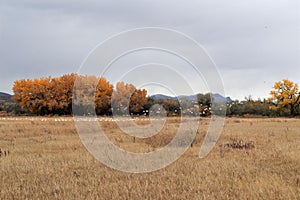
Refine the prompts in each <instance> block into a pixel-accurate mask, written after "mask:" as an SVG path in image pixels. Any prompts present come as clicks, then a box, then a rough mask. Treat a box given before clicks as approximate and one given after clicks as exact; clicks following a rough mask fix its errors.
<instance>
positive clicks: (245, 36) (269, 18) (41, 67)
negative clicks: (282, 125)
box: [0, 0, 300, 99]
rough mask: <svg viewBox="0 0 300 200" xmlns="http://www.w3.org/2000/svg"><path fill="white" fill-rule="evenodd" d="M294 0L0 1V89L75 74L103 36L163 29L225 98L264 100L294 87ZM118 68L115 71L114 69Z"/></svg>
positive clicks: (297, 18) (297, 47)
mask: <svg viewBox="0 0 300 200" xmlns="http://www.w3.org/2000/svg"><path fill="white" fill-rule="evenodd" d="M298 2H299V1H298V0H264V1H262V0H245V1H238V0H227V1H224V0H218V1H216V0H204V1H202V0H191V1H182V0H166V1H158V0H122V1H114V0H103V1H101V0H100V1H98V0H97V1H96V0H87V1H79V0H72V1H71V0H64V1H58V0H44V1H41V0H9V1H4V0H0V67H1V73H0V80H1V83H0V91H3V92H8V93H12V90H11V88H12V86H13V81H14V80H16V79H24V78H25V79H27V78H34V77H43V76H49V75H50V76H53V77H55V76H60V75H62V74H66V73H71V72H77V71H78V69H79V66H80V65H81V63H82V62H83V60H84V59H85V58H86V57H87V55H88V54H89V52H90V51H91V50H92V49H93V48H95V46H97V45H98V44H99V43H100V42H102V41H103V40H105V39H107V38H108V37H110V36H112V35H114V34H117V33H119V32H121V31H125V30H128V29H133V28H141V27H163V28H168V29H174V30H176V31H179V32H182V33H184V34H186V35H188V36H190V37H191V38H193V39H194V40H196V41H197V42H198V43H200V44H201V45H202V46H203V47H204V48H205V49H206V51H207V52H208V54H209V55H210V56H211V58H212V59H213V61H214V62H215V64H216V65H217V67H218V70H219V72H220V74H221V77H222V79H223V83H224V87H225V92H226V95H227V96H231V97H232V98H233V99H243V98H244V97H245V96H248V95H252V96H253V97H254V98H258V97H267V96H268V92H269V90H270V89H271V88H272V85H273V83H274V82H275V81H278V80H281V79H283V78H289V79H291V80H292V81H295V82H298V83H299V82H300V5H299V3H298ZM116 70H117V69H116Z"/></svg>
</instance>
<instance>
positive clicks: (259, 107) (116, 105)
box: [0, 74, 300, 117]
mask: <svg viewBox="0 0 300 200" xmlns="http://www.w3.org/2000/svg"><path fill="white" fill-rule="evenodd" d="M75 80H76V81H75ZM87 85H88V86H89V87H86V86H87ZM74 88H76V90H75V91H74ZM13 92H14V96H13V99H14V102H15V103H14V104H13V103H12V101H5V102H9V103H6V104H5V103H3V102H2V101H1V99H0V111H1V110H4V111H7V112H12V113H17V114H22V113H23V114H24V113H30V114H34V115H71V114H72V110H74V109H76V112H77V114H78V113H79V114H83V115H88V114H90V113H93V112H96V114H97V115H112V113H113V114H121V115H122V114H128V113H129V114H131V115H149V114H150V112H153V113H154V114H155V113H160V112H161V110H159V109H160V108H159V107H157V106H154V105H156V104H159V105H161V106H162V107H163V108H164V110H165V111H166V113H167V115H169V116H178V115H181V114H185V115H190V116H199V115H200V116H210V115H211V114H212V113H214V112H215V111H212V110H211V105H212V100H214V99H213V98H214V97H213V95H212V94H210V93H207V94H197V95H196V98H195V99H194V100H190V99H180V98H164V99H156V98H155V97H154V96H147V91H146V90H145V89H137V88H136V87H135V86H134V85H133V84H129V83H124V82H118V83H116V85H115V87H114V86H113V85H112V84H111V83H110V82H109V81H107V80H106V79H105V78H103V77H100V78H98V77H95V76H81V75H77V74H67V75H63V76H61V77H56V78H51V77H44V78H40V79H33V80H31V79H27V80H25V79H24V80H16V81H15V82H14V86H13ZM72 101H74V102H75V103H74V107H72ZM225 109H226V115H227V116H245V115H259V116H271V117H276V116H297V115H300V91H299V87H298V84H297V83H294V82H292V81H290V80H288V79H283V80H282V81H279V82H276V83H275V84H274V86H273V89H272V90H271V91H270V98H268V99H263V100H260V99H258V100H253V99H252V98H251V96H248V97H245V100H242V101H238V100H236V101H230V102H227V105H226V108H225Z"/></svg>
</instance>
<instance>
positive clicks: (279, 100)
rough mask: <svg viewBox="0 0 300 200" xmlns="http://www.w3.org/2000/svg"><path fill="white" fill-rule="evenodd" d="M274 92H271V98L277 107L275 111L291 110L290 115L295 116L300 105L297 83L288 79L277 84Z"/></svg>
mask: <svg viewBox="0 0 300 200" xmlns="http://www.w3.org/2000/svg"><path fill="white" fill-rule="evenodd" d="M273 88H274V90H271V91H270V95H271V97H270V98H269V100H270V101H272V102H273V103H274V104H275V106H274V107H271V108H273V109H283V108H286V109H289V111H290V114H291V115H292V116H294V115H295V114H296V111H297V109H299V105H300V91H299V86H298V84H297V83H294V82H292V81H290V80H288V79H283V80H282V81H279V82H276V83H275V84H274V86H273Z"/></svg>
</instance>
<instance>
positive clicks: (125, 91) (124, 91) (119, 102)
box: [112, 82, 147, 114]
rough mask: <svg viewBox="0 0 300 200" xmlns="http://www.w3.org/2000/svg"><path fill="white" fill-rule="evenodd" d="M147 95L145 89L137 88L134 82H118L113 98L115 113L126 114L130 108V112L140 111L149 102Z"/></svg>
mask: <svg viewBox="0 0 300 200" xmlns="http://www.w3.org/2000/svg"><path fill="white" fill-rule="evenodd" d="M146 95H147V91H146V90H145V89H143V90H141V89H137V88H136V87H135V86H134V85H133V84H125V83H124V82H118V83H117V84H116V90H115V92H114V94H113V98H112V105H113V109H115V110H114V113H116V114H126V112H127V111H128V110H129V112H130V113H134V114H138V113H140V112H141V111H142V110H143V108H144V105H145V104H146V103H147V97H146Z"/></svg>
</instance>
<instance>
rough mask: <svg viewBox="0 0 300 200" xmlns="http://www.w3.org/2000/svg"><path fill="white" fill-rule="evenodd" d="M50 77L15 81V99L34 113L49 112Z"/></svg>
mask: <svg viewBox="0 0 300 200" xmlns="http://www.w3.org/2000/svg"><path fill="white" fill-rule="evenodd" d="M50 80H51V78H50V77H47V78H41V79H34V80H18V81H15V83H14V87H13V91H14V99H15V101H16V102H17V103H18V104H19V105H20V106H21V107H22V108H27V109H29V111H30V112H31V113H34V114H47V103H48V102H47V101H48V98H49V97H50V96H51V95H50V91H51V90H50V88H51V84H50Z"/></svg>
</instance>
